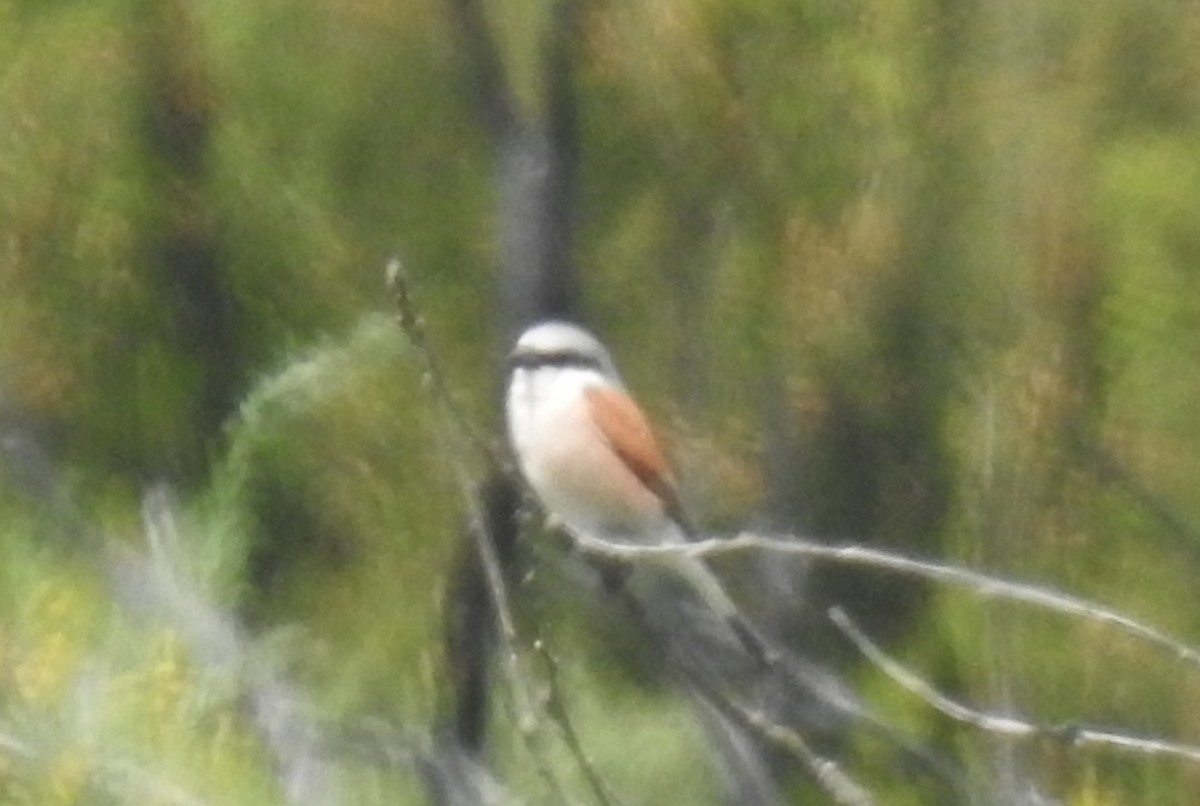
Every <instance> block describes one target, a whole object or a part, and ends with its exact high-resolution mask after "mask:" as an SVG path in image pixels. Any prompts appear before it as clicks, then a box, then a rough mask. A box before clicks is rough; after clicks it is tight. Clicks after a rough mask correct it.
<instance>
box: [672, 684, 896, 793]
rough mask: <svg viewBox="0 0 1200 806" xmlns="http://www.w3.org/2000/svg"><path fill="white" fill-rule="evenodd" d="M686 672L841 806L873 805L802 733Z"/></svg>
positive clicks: (714, 703) (707, 695)
mask: <svg viewBox="0 0 1200 806" xmlns="http://www.w3.org/2000/svg"><path fill="white" fill-rule="evenodd" d="M683 671H684V674H685V675H686V677H687V679H688V681H689V683H690V684H691V685H692V686H693V687H695V689H696V691H698V692H699V693H700V694H701V695H702V696H703V697H704V698H705V699H707V700H708V701H709V702H710V703H711V704H712V706H713V707H715V708H716V709H717V710H718V711H720V712H721V713H723V714H725V715H726V716H728V717H729V718H730V719H732V720H733V721H734V722H736V723H737V724H739V725H741V726H742V727H743V728H744V729H745V730H747V731H749V732H750V733H752V734H754V735H756V736H758V737H759V738H761V739H763V740H765V741H766V742H767V743H768V744H771V745H773V746H774V747H776V748H777V749H779V750H781V751H782V752H784V753H785V754H787V755H789V756H791V757H792V758H794V759H795V760H796V761H797V762H799V764H800V766H802V767H803V768H804V769H805V770H807V771H808V773H809V774H810V775H811V776H812V777H813V779H814V780H815V781H816V782H817V784H818V785H819V786H820V787H821V788H822V789H823V790H824V791H825V793H826V794H828V795H829V796H830V797H831V798H833V800H834V802H836V803H837V804H838V805H839V806H873V804H874V803H875V799H874V798H873V797H872V796H871V794H870V793H869V792H868V791H867V790H866V789H864V788H863V787H862V786H861V785H860V784H858V783H857V782H856V781H855V780H854V779H853V778H851V777H850V776H849V774H847V773H846V772H844V771H843V770H842V768H841V767H839V766H838V764H837V763H836V762H834V761H833V760H831V759H828V758H825V757H824V756H822V755H821V754H820V753H818V752H817V751H816V750H814V749H813V748H812V747H811V746H810V745H809V744H808V742H806V741H804V737H803V736H801V735H800V734H799V733H797V732H796V731H794V730H791V729H790V728H788V727H786V726H784V725H780V724H779V723H778V722H775V721H774V720H772V719H770V718H769V717H767V715H766V714H765V713H764V712H763V711H761V710H759V709H755V708H751V707H749V706H747V705H745V704H743V703H742V702H739V701H738V700H735V699H734V698H733V697H731V696H730V695H729V694H728V693H727V692H726V691H724V690H722V689H720V688H718V687H717V686H714V685H711V684H710V683H708V682H706V681H705V680H704V679H702V678H701V677H700V676H699V675H695V674H691V673H689V672H688V670H686V669H685V670H683Z"/></svg>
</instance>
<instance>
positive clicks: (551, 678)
mask: <svg viewBox="0 0 1200 806" xmlns="http://www.w3.org/2000/svg"><path fill="white" fill-rule="evenodd" d="M533 650H534V652H536V653H537V654H538V656H539V657H540V658H541V659H542V661H543V663H544V665H545V667H546V684H547V686H548V688H549V691H548V694H547V697H546V710H547V711H548V712H549V713H550V717H551V718H552V719H553V720H554V722H555V723H556V724H557V725H558V727H559V730H560V731H561V732H562V736H563V741H564V742H566V745H567V749H568V750H570V751H571V755H572V756H574V757H575V763H576V765H578V767H579V769H580V770H582V772H583V777H584V779H585V780H586V781H587V783H588V786H589V787H590V788H591V790H592V795H593V796H595V798H596V802H597V803H599V804H601V806H621V803H622V801H621V799H620V798H618V797H617V795H616V793H614V792H613V791H612V787H611V786H609V784H608V782H607V781H605V780H604V778H603V776H601V775H600V773H599V772H598V771H597V770H596V767H595V765H594V764H592V760H591V759H590V758H588V755H587V752H586V751H584V749H583V743H582V742H581V741H580V740H579V734H578V733H577V732H576V731H575V725H574V723H573V722H572V721H571V716H570V714H569V713H568V712H567V706H566V701H565V699H564V698H563V693H562V687H561V686H560V685H559V675H558V660H557V659H556V658H555V657H554V655H553V654H552V653H551V652H550V650H549V649H548V648H547V647H546V644H545V643H544V642H543V641H541V640H540V639H539V640H537V641H534V642H533Z"/></svg>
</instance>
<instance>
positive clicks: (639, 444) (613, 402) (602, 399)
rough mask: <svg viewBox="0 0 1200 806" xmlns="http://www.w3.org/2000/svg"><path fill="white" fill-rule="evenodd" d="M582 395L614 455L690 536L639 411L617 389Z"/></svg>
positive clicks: (591, 390) (671, 481) (663, 459)
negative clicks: (659, 500) (661, 503)
mask: <svg viewBox="0 0 1200 806" xmlns="http://www.w3.org/2000/svg"><path fill="white" fill-rule="evenodd" d="M583 394H584V399H585V400H586V401H587V404H588V407H589V408H590V410H591V415H592V420H593V422H595V423H596V427H597V428H599V429H600V433H601V434H603V435H604V438H605V439H606V440H608V444H609V445H610V446H611V447H612V449H613V452H614V453H615V454H616V455H617V456H618V457H619V458H620V459H621V461H622V462H624V463H625V466H626V467H628V468H629V470H630V472H632V473H633V474H634V475H635V476H637V478H638V480H639V481H641V482H642V484H644V485H646V487H647V488H648V489H649V490H650V491H651V492H653V493H654V494H655V495H657V496H658V497H659V499H661V500H662V502H663V510H664V511H665V512H666V514H667V516H668V517H670V518H671V519H672V520H674V521H676V522H677V523H678V524H679V525H680V526H681V527H682V528H683V529H684V531H685V532H687V533H689V534H690V533H691V531H692V530H691V528H690V527H689V525H688V522H687V519H686V518H685V516H684V512H683V507H682V506H681V505H680V501H679V494H678V493H677V492H676V490H675V479H674V478H673V477H672V475H671V469H670V468H669V467H668V466H667V460H666V457H665V456H663V452H662V448H660V447H659V444H658V440H657V439H655V437H654V432H653V431H652V430H651V428H650V424H649V423H648V422H647V421H646V417H645V415H644V414H642V410H641V409H639V408H638V406H637V404H636V403H634V402H633V400H632V399H630V397H629V395H627V394H625V393H624V392H623V391H621V390H619V389H612V388H609V387H602V386H593V387H590V388H588V389H585V390H584V393H583Z"/></svg>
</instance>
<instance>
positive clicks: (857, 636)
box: [829, 607, 1200, 762]
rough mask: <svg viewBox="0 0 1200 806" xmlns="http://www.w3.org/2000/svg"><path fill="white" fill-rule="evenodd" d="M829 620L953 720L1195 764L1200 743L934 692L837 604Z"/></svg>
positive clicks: (897, 680)
mask: <svg viewBox="0 0 1200 806" xmlns="http://www.w3.org/2000/svg"><path fill="white" fill-rule="evenodd" d="M829 618H830V619H831V620H832V621H833V623H834V624H835V625H836V626H837V628H838V629H839V630H841V631H842V634H843V635H845V636H846V638H847V639H849V641H850V642H851V643H852V644H854V646H855V647H856V648H857V649H858V651H859V652H861V653H862V654H863V656H864V657H866V658H867V660H869V661H870V662H871V663H873V664H875V666H877V667H878V668H879V669H880V670H881V671H882V672H883V673H884V674H886V675H887V676H888V677H889V678H891V679H892V680H893V681H894V682H895V683H896V684H897V685H899V686H900V687H901V688H904V689H906V690H907V691H909V692H911V693H913V694H915V695H916V696H917V697H920V698H921V699H922V700H924V701H925V702H926V703H927V704H929V706H930V707H932V708H934V709H936V710H937V711H939V712H941V713H943V714H945V715H946V716H948V717H950V718H951V719H954V720H956V721H958V722H962V723H965V724H968V725H972V726H974V727H976V728H979V729H980V730H985V731H988V732H990V733H999V734H1003V735H1005V736H1012V737H1015V738H1019V739H1034V738H1046V739H1052V740H1054V741H1057V742H1060V743H1062V744H1065V745H1068V746H1070V747H1088V746H1097V747H1115V748H1119V749H1121V750H1129V751H1131V752H1135V753H1142V754H1145V755H1153V756H1172V757H1175V758H1182V759H1184V760H1187V761H1192V762H1200V747H1197V746H1195V745H1188V744H1182V743H1179V742H1170V741H1166V740H1163V739H1147V738H1142V737H1137V736H1129V735H1128V734H1121V733H1115V732H1113V731H1107V730H1099V729H1097V728H1090V727H1085V726H1080V725H1075V724H1070V723H1068V724H1063V725H1044V724H1038V723H1036V722H1033V721H1030V720H1028V719H1025V718H1023V717H1019V716H1012V715H1002V714H993V713H988V712H986V711H982V710H980V709H977V708H974V707H972V706H969V705H965V704H963V703H961V702H959V701H957V700H955V699H953V698H951V697H949V696H948V695H946V694H943V693H942V692H941V691H938V690H937V688H935V687H934V686H933V685H932V684H930V683H929V682H927V681H926V680H924V679H923V678H921V677H920V675H918V674H916V673H915V672H913V671H911V670H909V669H908V668H906V667H905V666H904V665H903V664H901V663H900V662H899V661H897V660H896V659H895V658H893V657H892V656H890V655H888V654H887V653H886V652H885V651H884V650H883V649H882V648H881V647H880V646H879V645H878V644H876V643H875V642H874V641H872V640H871V639H870V638H869V637H868V636H867V635H866V633H864V632H863V631H862V630H861V629H860V628H859V627H858V625H857V624H855V623H854V621H853V620H852V619H851V618H850V616H849V614H847V613H846V611H845V610H843V609H842V608H840V607H833V608H830V610H829Z"/></svg>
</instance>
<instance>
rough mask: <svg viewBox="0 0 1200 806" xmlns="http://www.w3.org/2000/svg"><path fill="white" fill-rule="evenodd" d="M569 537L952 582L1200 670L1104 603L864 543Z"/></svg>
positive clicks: (644, 554)
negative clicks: (1130, 638) (1092, 625)
mask: <svg viewBox="0 0 1200 806" xmlns="http://www.w3.org/2000/svg"><path fill="white" fill-rule="evenodd" d="M571 539H572V540H573V542H574V544H575V546H576V547H577V548H578V549H579V550H580V551H583V552H584V553H587V554H594V555H596V556H600V557H605V558H608V559H612V560H619V561H623V562H638V561H664V560H666V559H667V558H668V557H670V556H672V555H681V554H682V555H686V556H691V557H714V556H717V555H722V554H741V553H745V552H757V551H765V552H775V553H779V554H788V555H791V556H796V557H805V558H808V559H812V560H822V561H827V562H839V563H845V564H847V565H857V566H863V567H867V568H877V569H880V570H884V571H892V572H895V573H899V574H906V575H908V576H912V577H916V578H920V579H927V580H932V581H935V582H941V583H945V584H949V585H955V586H958V587H961V588H965V589H966V590H968V591H970V592H972V593H974V594H976V595H977V596H982V597H985V598H994V599H1007V600H1009V601H1013V602H1019V603H1021V604H1026V605H1030V606H1033V607H1040V608H1042V609H1044V610H1050V611H1053V612H1057V613H1062V614H1064V615H1069V616H1078V617H1079V618H1082V619H1085V620H1087V621H1095V622H1100V623H1102V624H1107V625H1109V626H1113V627H1117V628H1118V629H1121V630H1124V631H1125V632H1127V633H1129V634H1131V635H1134V636H1136V637H1138V638H1140V639H1141V640H1143V641H1145V642H1147V643H1149V644H1152V645H1154V646H1157V647H1158V648H1160V649H1163V650H1166V651H1167V652H1169V653H1170V654H1171V655H1173V656H1174V657H1175V658H1176V659H1178V660H1181V661H1183V662H1185V663H1187V664H1189V665H1190V666H1193V667H1195V668H1196V669H1198V670H1200V649H1197V648H1195V647H1193V646H1191V645H1189V644H1186V643H1184V642H1183V641H1180V640H1179V639H1177V638H1173V637H1172V636H1170V635H1168V634H1167V633H1165V632H1164V631H1162V630H1160V629H1158V628H1157V627H1152V626H1150V625H1149V624H1146V623H1145V622H1142V621H1139V620H1137V619H1135V618H1133V617H1132V616H1127V615H1125V614H1124V613H1121V612H1119V611H1117V610H1114V609H1112V608H1110V607H1106V606H1105V605H1102V604H1098V603H1096V602H1090V601H1088V600H1086V599H1082V598H1080V597H1077V596H1072V595H1070V594H1067V593H1061V592H1059V591H1055V590H1051V589H1049V588H1044V587H1040V586H1037V585H1032V584H1029V583H1025V582H1015V581H1012V580H1007V579H1002V578H1000V577H996V576H992V575H990V574H987V573H984V572H981V571H973V570H971V569H969V568H961V567H959V566H954V565H946V564H944V563H936V562H930V561H927V560H918V559H914V558H912V557H905V556H904V555H901V554H892V553H890V552H887V551H881V550H879V549H873V548H868V547H866V546H855V545H843V546H837V545H828V544H825V543H818V542H816V541H813V540H810V539H806V538H801V537H797V536H791V535H788V536H778V537H768V536H765V535H758V534H751V533H743V534H740V535H737V536H736V537H730V538H708V539H706V540H698V541H695V542H692V543H685V544H677V545H657V546H643V545H630V544H624V543H612V542H609V541H606V540H600V539H598V538H595V537H592V536H590V535H584V534H572V535H571Z"/></svg>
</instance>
